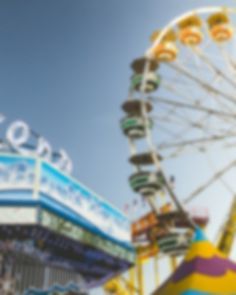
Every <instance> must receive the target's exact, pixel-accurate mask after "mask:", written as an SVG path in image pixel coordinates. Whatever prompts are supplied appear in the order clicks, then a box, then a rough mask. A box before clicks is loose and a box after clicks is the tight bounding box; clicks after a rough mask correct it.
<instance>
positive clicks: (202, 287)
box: [153, 229, 236, 295]
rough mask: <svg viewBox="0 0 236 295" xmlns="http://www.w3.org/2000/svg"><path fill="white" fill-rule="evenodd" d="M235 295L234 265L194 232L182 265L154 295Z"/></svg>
mask: <svg viewBox="0 0 236 295" xmlns="http://www.w3.org/2000/svg"><path fill="white" fill-rule="evenodd" d="M210 294H211V295H213V294H214V295H236V264H235V263H233V262H232V261H230V260H229V259H227V257H226V256H225V255H223V254H222V253H221V252H220V251H218V250H217V249H216V248H215V247H214V246H213V244H211V243H210V242H209V241H208V240H207V239H206V238H205V236H204V234H203V233H202V231H201V230H200V229H197V230H196V233H195V238H194V241H193V242H192V244H191V246H190V248H189V250H188V252H187V254H186V256H185V258H184V260H183V262H182V263H181V265H180V266H179V267H178V269H177V270H176V271H175V272H174V273H173V274H172V275H171V277H170V278H169V279H168V280H167V281H166V282H165V283H164V284H163V285H162V286H161V287H160V288H159V289H158V290H157V291H155V292H154V293H153V295H210Z"/></svg>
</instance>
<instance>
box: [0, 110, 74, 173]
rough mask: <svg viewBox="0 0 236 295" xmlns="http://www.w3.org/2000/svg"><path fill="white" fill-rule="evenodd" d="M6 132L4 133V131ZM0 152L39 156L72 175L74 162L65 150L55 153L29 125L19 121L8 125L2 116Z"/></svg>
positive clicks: (0, 120) (0, 119)
mask: <svg viewBox="0 0 236 295" xmlns="http://www.w3.org/2000/svg"><path fill="white" fill-rule="evenodd" d="M1 127H2V128H1ZM4 129H5V132H3V133H2V130H4ZM0 130H1V133H0V134H1V140H0V151H13V152H16V153H18V154H20V155H24V156H38V157H40V158H42V159H44V160H46V161H49V162H51V163H53V164H54V165H55V166H56V167H57V168H58V169H60V170H61V171H63V172H66V173H68V174H71V173H72V168H73V165H72V161H71V159H70V157H69V156H68V154H67V152H66V151H65V150H64V149H59V150H58V151H56V152H55V151H54V150H53V149H52V147H51V145H50V143H49V142H48V141H47V140H46V139H45V138H44V137H43V136H41V135H39V134H38V133H36V132H35V131H33V130H32V129H31V128H30V127H29V125H28V124H27V123H25V122H24V121H22V120H17V121H14V122H11V123H8V122H7V120H6V117H5V116H4V115H2V114H0Z"/></svg>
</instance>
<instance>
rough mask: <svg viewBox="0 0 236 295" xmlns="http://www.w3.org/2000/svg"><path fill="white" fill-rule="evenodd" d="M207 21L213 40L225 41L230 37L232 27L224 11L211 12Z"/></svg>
mask: <svg viewBox="0 0 236 295" xmlns="http://www.w3.org/2000/svg"><path fill="white" fill-rule="evenodd" d="M207 22H208V27H209V32H210V35H211V38H212V39H213V40H214V41H215V42H219V43H221V42H226V41H229V40H230V39H231V38H232V36H233V27H232V25H231V24H230V20H229V17H228V15H227V14H226V13H224V12H218V13H215V14H212V15H211V16H210V17H209V18H208V20H207Z"/></svg>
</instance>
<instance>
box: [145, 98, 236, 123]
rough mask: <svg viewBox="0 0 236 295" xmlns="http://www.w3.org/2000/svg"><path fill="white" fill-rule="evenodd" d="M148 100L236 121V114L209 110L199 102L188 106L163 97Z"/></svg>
mask: <svg viewBox="0 0 236 295" xmlns="http://www.w3.org/2000/svg"><path fill="white" fill-rule="evenodd" d="M148 99H149V100H150V101H154V102H157V103H160V104H166V105H172V106H176V107H179V108H185V109H190V110H192V111H194V112H203V113H207V114H209V115H213V116H218V117H223V118H232V119H235V117H236V113H226V112H222V111H219V110H216V109H212V108H208V107H204V106H201V105H199V104H198V102H196V104H187V103H185V102H181V101H176V100H174V99H168V98H163V97H159V96H158V97H148Z"/></svg>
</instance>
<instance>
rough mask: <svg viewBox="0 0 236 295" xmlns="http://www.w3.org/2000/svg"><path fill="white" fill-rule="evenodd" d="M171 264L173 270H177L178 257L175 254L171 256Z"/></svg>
mask: <svg viewBox="0 0 236 295" xmlns="http://www.w3.org/2000/svg"><path fill="white" fill-rule="evenodd" d="M170 265H171V270H172V271H175V270H176V268H177V258H176V257H175V256H171V257H170Z"/></svg>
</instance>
